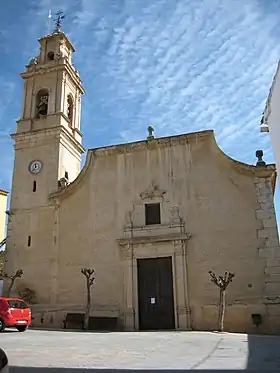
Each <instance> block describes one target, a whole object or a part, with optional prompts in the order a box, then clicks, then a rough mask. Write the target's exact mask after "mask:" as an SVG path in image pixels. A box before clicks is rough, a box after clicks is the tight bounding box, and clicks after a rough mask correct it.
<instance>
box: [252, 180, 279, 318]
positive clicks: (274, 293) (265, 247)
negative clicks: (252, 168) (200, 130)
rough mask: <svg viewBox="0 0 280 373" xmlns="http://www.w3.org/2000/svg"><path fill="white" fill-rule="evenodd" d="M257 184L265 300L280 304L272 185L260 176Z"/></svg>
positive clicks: (259, 252) (259, 253) (260, 253)
mask: <svg viewBox="0 0 280 373" xmlns="http://www.w3.org/2000/svg"><path fill="white" fill-rule="evenodd" d="M255 186H256V197H257V198H256V199H257V204H256V219H257V222H258V231H257V234H258V241H259V246H258V255H259V257H260V258H262V259H264V260H265V281H264V288H263V297H264V302H265V303H274V304H279V305H280V246H279V237H278V229H277V222H276V216H275V210H274V203H273V191H272V186H271V182H270V180H269V179H267V178H260V177H256V178H255ZM279 308H280V307H279ZM279 313H280V310H279Z"/></svg>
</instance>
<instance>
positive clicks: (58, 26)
mask: <svg viewBox="0 0 280 373" xmlns="http://www.w3.org/2000/svg"><path fill="white" fill-rule="evenodd" d="M55 15H56V17H55V19H54V30H53V32H54V33H56V32H60V29H61V23H62V22H61V21H62V20H63V19H64V18H65V15H64V14H63V12H62V11H61V10H58V11H57V12H56V13H55Z"/></svg>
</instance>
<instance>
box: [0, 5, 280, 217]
mask: <svg viewBox="0 0 280 373" xmlns="http://www.w3.org/2000/svg"><path fill="white" fill-rule="evenodd" d="M1 5H2V7H1V13H0V25H1V30H0V48H1V59H0V89H1V95H0V118H1V119H0V145H1V159H0V170H1V172H0V188H4V189H8V190H9V189H10V186H11V176H12V167H13V144H12V141H11V140H10V138H9V134H10V133H12V132H14V131H15V127H16V120H17V119H18V118H19V116H20V111H21V105H22V88H23V84H22V81H21V78H20V77H19V73H20V72H22V71H23V70H24V66H25V65H26V64H27V62H28V61H29V59H30V58H31V57H34V56H35V55H37V54H38V44H37V39H38V38H39V37H41V36H43V35H44V34H46V33H47V21H48V18H47V16H48V11H49V9H52V11H53V13H54V12H55V11H56V10H57V9H61V10H63V11H64V13H65V14H66V18H65V21H64V26H63V29H64V31H65V32H66V34H67V35H68V36H69V37H70V39H71V40H72V42H73V43H74V45H75V47H76V50H77V52H76V53H75V56H74V63H75V66H76V67H77V68H78V70H79V72H80V75H81V77H82V79H83V83H84V87H85V89H86V95H85V96H84V98H83V106H82V130H83V133H84V146H85V147H86V148H93V147H97V146H102V145H108V144H113V143H120V142H127V141H134V140H139V139H143V138H145V137H146V128H147V126H148V125H149V124H152V125H153V126H154V127H155V130H156V131H155V135H156V136H167V135H171V134H179V133H186V132H192V131H198V130H203V129H214V130H215V133H216V137H217V141H218V144H219V145H220V147H221V148H222V150H223V151H225V152H226V153H227V154H228V155H230V156H232V157H234V158H236V159H238V160H240V161H243V162H247V163H250V164H252V163H255V162H256V158H255V151H256V149H263V150H264V153H265V156H264V159H265V160H266V161H267V162H273V161H274V159H273V154H272V149H271V146H270V141H269V135H268V134H260V133H259V122H260V118H261V114H262V111H263V109H264V104H265V100H266V98H267V95H268V91H269V88H270V85H271V83H272V78H273V75H274V72H275V69H276V65H277V62H278V59H279V54H280V43H279V40H280V23H279V14H280V0H153V1H147V0H24V1H18V0H9V1H7V2H3V4H1ZM277 194H278V193H277ZM276 207H277V214H278V215H279V216H280V197H279V196H278V195H276Z"/></svg>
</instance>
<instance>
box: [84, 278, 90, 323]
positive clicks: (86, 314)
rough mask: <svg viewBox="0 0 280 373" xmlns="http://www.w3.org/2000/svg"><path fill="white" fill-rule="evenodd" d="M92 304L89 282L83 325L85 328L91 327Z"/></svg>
mask: <svg viewBox="0 0 280 373" xmlns="http://www.w3.org/2000/svg"><path fill="white" fill-rule="evenodd" d="M90 306H91V298H90V285H89V283H88V284H87V305H86V312H85V318H84V325H83V328H84V329H85V330H88V327H89V314H90Z"/></svg>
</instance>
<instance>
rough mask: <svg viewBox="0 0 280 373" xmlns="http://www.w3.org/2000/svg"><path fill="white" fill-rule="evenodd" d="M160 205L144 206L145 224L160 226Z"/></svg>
mask: <svg viewBox="0 0 280 373" xmlns="http://www.w3.org/2000/svg"><path fill="white" fill-rule="evenodd" d="M160 223H161V219H160V203H147V204H145V224H146V225H152V224H160Z"/></svg>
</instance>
